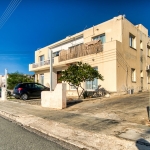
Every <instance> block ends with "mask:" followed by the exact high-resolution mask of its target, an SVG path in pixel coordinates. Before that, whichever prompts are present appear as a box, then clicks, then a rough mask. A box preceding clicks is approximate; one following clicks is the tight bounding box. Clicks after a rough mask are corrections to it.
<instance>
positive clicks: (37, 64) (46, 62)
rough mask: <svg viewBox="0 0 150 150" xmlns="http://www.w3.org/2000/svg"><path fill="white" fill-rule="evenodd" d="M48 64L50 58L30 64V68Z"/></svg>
mask: <svg viewBox="0 0 150 150" xmlns="http://www.w3.org/2000/svg"><path fill="white" fill-rule="evenodd" d="M49 64H50V60H44V61H40V62H38V63H34V64H32V68H37V67H41V66H44V65H49Z"/></svg>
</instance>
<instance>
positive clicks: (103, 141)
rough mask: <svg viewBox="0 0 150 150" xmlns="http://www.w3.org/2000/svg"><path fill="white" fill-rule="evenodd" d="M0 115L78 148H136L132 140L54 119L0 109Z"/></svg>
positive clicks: (113, 149)
mask: <svg viewBox="0 0 150 150" xmlns="http://www.w3.org/2000/svg"><path fill="white" fill-rule="evenodd" d="M0 115H1V116H4V117H6V118H9V119H11V120H14V121H16V122H18V123H20V124H22V125H23V126H26V127H30V128H32V129H35V130H37V131H40V132H42V133H44V134H46V135H49V136H52V137H54V138H56V139H58V140H62V141H65V142H67V143H70V144H72V145H75V146H77V147H80V148H82V149H83V148H86V149H89V150H105V149H111V150H129V149H130V150H137V147H136V145H135V142H134V141H129V140H125V139H120V138H117V137H114V136H109V135H104V134H99V133H94V132H88V131H85V130H81V129H78V128H74V127H71V126H68V125H66V124H63V123H58V122H55V121H51V120H50V121H48V120H46V119H42V118H40V117H36V116H33V115H26V114H12V113H10V112H6V111H5V112H4V111H0Z"/></svg>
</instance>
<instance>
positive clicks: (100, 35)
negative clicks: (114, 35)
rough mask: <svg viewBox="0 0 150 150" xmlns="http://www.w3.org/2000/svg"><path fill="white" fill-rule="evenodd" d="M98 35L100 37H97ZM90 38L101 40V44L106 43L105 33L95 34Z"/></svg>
mask: <svg viewBox="0 0 150 150" xmlns="http://www.w3.org/2000/svg"><path fill="white" fill-rule="evenodd" d="M99 37H100V38H99ZM101 37H105V38H104V41H102V40H101ZM92 40H93V41H95V40H101V42H102V44H104V43H106V34H105V33H102V34H99V35H97V36H94V37H92Z"/></svg>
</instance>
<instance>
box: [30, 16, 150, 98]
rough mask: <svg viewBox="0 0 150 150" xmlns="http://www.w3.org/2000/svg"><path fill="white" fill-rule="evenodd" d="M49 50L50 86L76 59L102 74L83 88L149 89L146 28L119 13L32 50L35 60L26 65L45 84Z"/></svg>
mask: <svg viewBox="0 0 150 150" xmlns="http://www.w3.org/2000/svg"><path fill="white" fill-rule="evenodd" d="M95 40H96V42H94V41H95ZM98 40H101V43H102V44H101V43H100V42H98ZM95 47H97V48H95ZM49 50H52V51H53V56H54V58H53V60H52V61H53V89H54V88H55V86H56V84H57V83H58V82H59V81H58V77H59V76H60V73H61V70H64V69H66V68H67V66H68V64H70V63H74V62H78V61H82V62H84V63H88V64H90V65H91V66H92V67H94V68H95V69H97V70H98V71H99V72H100V74H102V75H103V76H104V81H101V80H97V79H95V80H94V81H91V82H86V83H83V86H84V87H85V89H89V90H90V89H95V88H97V86H98V85H99V84H100V85H102V87H104V88H105V89H106V90H108V91H110V92H124V91H126V90H127V89H134V91H135V92H137V91H139V90H146V89H148V84H149V83H150V73H149V70H150V38H149V37H148V29H146V28H145V27H144V26H143V25H142V24H139V25H136V26H135V25H133V24H132V23H131V22H129V21H128V20H127V19H126V18H124V16H122V15H120V16H118V17H114V18H113V19H111V20H108V21H106V22H103V23H101V24H99V25H96V26H93V27H91V28H89V29H86V30H84V31H82V32H80V33H77V34H75V35H72V36H68V37H66V38H65V39H63V40H61V41H58V42H56V43H54V44H51V45H48V46H46V47H44V48H41V49H39V50H37V51H35V63H34V64H30V65H29V71H34V72H35V81H36V82H40V83H42V84H44V85H46V86H49V81H50V73H49V72H50V65H49V62H50V60H49ZM92 50H93V51H92ZM91 51H92V52H91ZM67 91H68V92H67V95H75V94H76V92H75V90H74V88H73V87H70V86H69V85H67Z"/></svg>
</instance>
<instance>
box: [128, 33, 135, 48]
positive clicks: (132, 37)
mask: <svg viewBox="0 0 150 150" xmlns="http://www.w3.org/2000/svg"><path fill="white" fill-rule="evenodd" d="M129 45H130V47H132V48H134V49H135V48H136V38H135V36H134V35H132V34H129Z"/></svg>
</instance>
